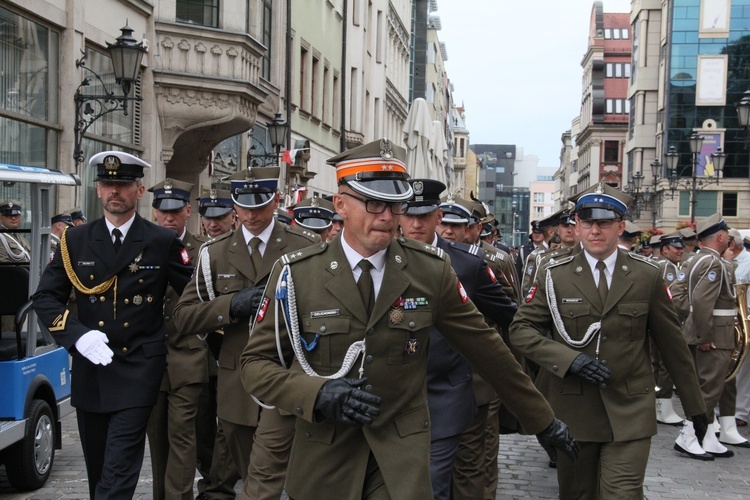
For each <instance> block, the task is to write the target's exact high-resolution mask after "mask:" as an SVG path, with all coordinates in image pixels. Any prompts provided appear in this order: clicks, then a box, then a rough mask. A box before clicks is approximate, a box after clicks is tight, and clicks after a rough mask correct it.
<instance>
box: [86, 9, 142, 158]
mask: <svg viewBox="0 0 750 500" xmlns="http://www.w3.org/2000/svg"><path fill="white" fill-rule="evenodd" d="M120 31H121V32H122V34H121V35H120V36H119V37H117V41H116V42H115V43H114V44H110V43H107V51H108V52H109V56H110V58H111V59H112V69H113V71H114V74H115V82H116V83H118V84H119V85H120V88H121V89H122V97H118V96H116V95H115V92H114V91H110V90H108V89H107V86H106V85H105V84H104V81H103V80H102V77H101V76H99V75H98V74H97V73H96V72H95V71H94V70H93V69H91V68H89V67H87V66H86V57H87V56H88V52H83V57H81V58H80V59H78V60H76V68H83V69H84V70H86V71H88V72H89V73H91V75H92V76H93V78H95V79H96V80H98V82H99V84H100V85H101V87H102V89H104V94H84V93H83V87H87V86H89V85H90V84H91V79H89V78H84V79H83V81H81V83H80V84H79V85H78V88H77V89H76V93H75V95H74V96H73V100H74V101H75V104H76V110H75V145H74V148H73V160H75V162H76V171H78V165H80V164H81V163H82V162H83V160H84V157H83V149H82V148H81V143H82V142H83V136H84V135H85V134H86V131H87V130H88V128H89V127H90V126H91V124H92V123H94V122H95V121H96V120H98V119H99V118H101V117H102V116H104V115H107V114H109V113H111V112H113V111H117V110H120V109H122V112H123V114H124V115H125V116H127V114H128V101H141V100H142V98H141V97H138V96H130V95H129V94H130V89H131V87H132V84H133V83H135V82H136V81H138V74H139V72H140V69H141V61H142V60H143V54H145V53H146V47H145V46H144V45H143V43H138V42H137V41H136V39H135V38H133V29H132V28H130V26H128V25H127V22H126V23H125V26H124V27H122V28H120Z"/></svg>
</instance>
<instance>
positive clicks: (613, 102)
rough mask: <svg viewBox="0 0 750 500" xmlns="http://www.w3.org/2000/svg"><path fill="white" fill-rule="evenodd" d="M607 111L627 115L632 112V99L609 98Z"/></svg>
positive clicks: (611, 113) (612, 113)
mask: <svg viewBox="0 0 750 500" xmlns="http://www.w3.org/2000/svg"><path fill="white" fill-rule="evenodd" d="M606 113H607V114H608V115H627V114H629V113H630V101H628V100H627V99H607V100H606Z"/></svg>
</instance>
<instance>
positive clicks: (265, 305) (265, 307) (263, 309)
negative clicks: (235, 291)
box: [255, 297, 271, 323]
mask: <svg viewBox="0 0 750 500" xmlns="http://www.w3.org/2000/svg"><path fill="white" fill-rule="evenodd" d="M269 302H271V299H269V298H268V297H265V298H264V299H263V303H261V305H260V308H259V309H258V315H257V317H256V318H255V321H256V322H258V323H260V322H261V321H263V318H265V317H266V311H267V310H268V304H269Z"/></svg>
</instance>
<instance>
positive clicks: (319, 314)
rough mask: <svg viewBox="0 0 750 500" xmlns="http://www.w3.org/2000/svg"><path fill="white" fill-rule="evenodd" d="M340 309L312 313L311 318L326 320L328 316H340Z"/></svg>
mask: <svg viewBox="0 0 750 500" xmlns="http://www.w3.org/2000/svg"><path fill="white" fill-rule="evenodd" d="M339 315H340V314H339V310H338V309H326V310H325V311H312V312H311V313H310V317H311V318H325V317H328V316H339Z"/></svg>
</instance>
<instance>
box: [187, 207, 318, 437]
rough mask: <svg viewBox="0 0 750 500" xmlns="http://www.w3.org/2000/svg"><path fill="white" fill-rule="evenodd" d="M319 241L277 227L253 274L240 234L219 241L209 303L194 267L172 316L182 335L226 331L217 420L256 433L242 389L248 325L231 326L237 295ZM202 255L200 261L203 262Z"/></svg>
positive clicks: (253, 410) (255, 411)
mask: <svg viewBox="0 0 750 500" xmlns="http://www.w3.org/2000/svg"><path fill="white" fill-rule="evenodd" d="M318 241H320V238H319V237H318V236H317V235H316V234H314V233H311V232H310V231H303V230H301V229H299V228H297V227H292V226H287V225H286V224H282V223H280V222H278V221H274V228H273V230H272V232H271V237H270V238H269V240H268V244H267V245H266V249H265V252H264V253H263V260H262V266H261V270H260V272H259V273H256V272H255V269H254V268H253V264H252V262H251V260H250V254H249V252H248V248H247V244H246V243H245V237H244V235H243V232H242V231H241V230H237V231H234V233H231V234H229V235H227V236H226V237H223V238H222V237H219V238H218V239H217V240H216V241H215V242H214V243H213V244H211V245H209V246H207V247H206V248H205V250H204V251H206V252H208V255H209V260H210V264H211V273H210V276H211V280H212V283H213V288H214V290H215V292H216V298H215V299H213V300H210V301H209V298H208V292H207V288H206V281H205V279H204V276H203V272H202V269H199V267H198V263H196V272H195V273H194V276H193V280H192V281H191V282H190V283H188V284H187V286H186V287H185V291H184V292H183V294H182V297H180V301H179V302H178V303H177V306H176V307H175V310H174V323H175V326H176V327H177V329H178V330H180V331H181V332H182V334H183V335H184V334H187V333H205V332H211V331H216V330H220V329H222V330H223V331H224V341H223V343H222V345H221V352H220V354H219V360H218V361H219V375H218V382H217V406H218V408H217V415H218V416H219V418H221V419H223V420H227V421H229V422H233V423H235V424H240V425H247V426H252V427H256V426H257V425H258V415H259V407H258V405H257V404H256V403H255V402H254V401H253V400H252V399H251V398H250V396H249V395H248V394H247V392H245V390H244V389H243V388H242V382H241V380H240V369H239V368H240V363H239V361H240V354H241V353H242V350H243V349H244V348H245V344H247V337H248V335H249V333H250V327H249V322H248V320H247V319H245V318H243V319H241V320H239V321H236V320H233V319H232V318H231V317H230V314H229V307H230V304H231V302H232V296H233V295H234V293H236V292H239V291H240V290H242V289H243V288H247V287H254V286H260V285H265V284H266V281H267V279H268V275H269V274H270V272H271V268H272V266H273V263H274V262H275V261H276V260H277V259H278V258H279V257H281V256H282V255H284V254H285V253H286V252H291V251H292V250H298V249H301V248H304V247H306V246H309V245H312V244H313V243H316V242H318ZM202 258H203V257H202V254H201V257H199V259H202Z"/></svg>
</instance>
